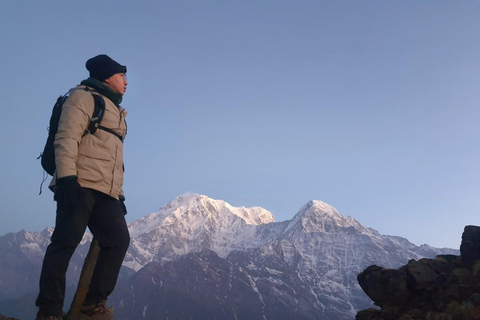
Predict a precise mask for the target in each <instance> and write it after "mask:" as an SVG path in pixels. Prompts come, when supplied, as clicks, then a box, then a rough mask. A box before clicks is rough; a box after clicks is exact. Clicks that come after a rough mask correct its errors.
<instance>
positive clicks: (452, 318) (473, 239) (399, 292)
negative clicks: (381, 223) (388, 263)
mask: <svg viewBox="0 0 480 320" xmlns="http://www.w3.org/2000/svg"><path fill="white" fill-rule="evenodd" d="M460 254H461V255H460V256H455V255H438V256H436V257H435V258H434V259H420V260H418V261H416V260H413V259H412V260H410V261H409V262H408V263H407V264H406V265H405V266H403V267H401V268H399V269H387V268H382V267H379V266H376V265H373V266H370V267H368V268H367V269H366V270H365V271H363V272H362V273H360V274H359V275H358V278H357V279H358V282H359V284H360V286H361V288H362V289H363V291H364V292H365V293H366V294H367V295H368V296H369V297H370V299H372V300H373V301H374V303H375V305H377V306H378V307H380V309H373V308H372V309H368V310H363V311H360V312H358V313H357V316H356V318H355V319H356V320H416V319H418V320H420V319H422V320H424V319H428V320H480V227H477V226H466V227H465V230H464V232H463V235H462V244H461V246H460Z"/></svg>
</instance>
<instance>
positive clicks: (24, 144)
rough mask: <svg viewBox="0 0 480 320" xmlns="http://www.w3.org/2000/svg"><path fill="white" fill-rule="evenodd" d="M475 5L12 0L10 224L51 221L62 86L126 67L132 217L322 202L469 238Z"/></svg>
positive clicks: (4, 142) (385, 228)
mask: <svg viewBox="0 0 480 320" xmlns="http://www.w3.org/2000/svg"><path fill="white" fill-rule="evenodd" d="M479 17H480V2H478V1H463V0H462V1H452V0H449V1H441V0H436V1H419V0H411V1H409V0H402V1H385V0H382V1H369V0H365V1H356V0H352V1H339V0H332V1H305V0H297V1H281V0H274V1H273V0H272V1H262V0H259V1H245V0H242V1H228V0H227V1H224V0H222V1H220V0H219V1H76V2H73V1H59V0H57V1H53V0H52V1H21V0H18V1H2V2H1V4H0V21H1V28H0V41H1V49H0V70H1V77H0V97H1V111H2V116H1V117H0V127H1V130H0V139H1V141H0V150H1V157H0V166H1V172H2V174H1V179H0V188H1V190H0V191H1V192H0V197H1V198H0V203H1V209H0V217H1V223H0V235H3V234H5V233H7V232H17V231H20V230H21V229H25V230H27V231H40V230H42V229H43V228H45V227H47V226H53V225H54V218H55V204H54V202H53V200H52V194H51V192H50V191H49V190H48V189H47V188H46V187H44V192H43V194H42V195H41V196H39V195H38V189H39V185H40V181H41V180H42V170H41V168H40V163H39V161H38V160H36V157H37V156H38V154H39V153H40V151H41V149H42V148H43V144H44V142H45V139H46V135H47V131H46V127H47V126H48V119H49V116H50V112H51V108H52V105H53V103H54V101H55V99H56V98H57V97H58V96H59V95H60V94H63V93H65V92H66V91H67V90H68V89H69V88H70V87H73V86H75V85H76V84H78V83H79V82H80V81H81V80H83V79H84V78H86V77H87V76H88V73H87V71H86V69H85V67H84V65H85V61H86V60H87V59H88V58H90V57H92V56H95V55H97V54H100V53H106V54H108V55H110V56H111V57H112V58H113V59H115V60H117V61H118V62H120V63H122V64H125V65H127V67H128V80H129V86H128V90H127V93H126V95H125V97H124V102H123V106H124V107H125V108H126V109H127V110H128V112H129V116H128V129H129V135H128V137H127V139H126V141H125V152H126V155H125V158H126V160H125V161H126V177H125V178H126V182H125V192H126V196H127V205H128V208H129V214H128V216H127V217H128V221H133V220H136V219H138V218H140V217H143V216H145V215H147V214H149V213H152V212H155V211H157V210H158V209H159V208H160V207H161V206H162V205H164V204H166V203H167V202H169V201H170V200H172V199H173V198H175V197H176V196H177V195H180V194H183V193H201V194H205V195H207V196H209V197H211V198H214V199H223V200H225V201H227V202H229V203H230V204H232V205H235V206H246V207H250V206H261V207H264V208H266V209H267V210H270V211H271V212H272V213H273V215H274V216H275V218H276V220H277V221H283V220H287V219H291V218H292V217H293V216H294V215H295V213H296V212H297V211H298V209H299V208H300V207H301V206H302V205H303V204H305V203H306V202H307V201H309V200H311V199H316V200H322V201H324V202H326V203H328V204H330V205H332V206H334V207H335V208H337V209H338V210H339V211H340V213H342V214H343V215H345V216H347V215H350V216H352V217H354V218H355V219H357V220H359V221H360V222H361V223H363V224H364V225H366V226H369V227H371V228H374V229H376V230H378V231H379V232H381V233H383V234H390V235H398V236H402V237H406V238H407V239H409V240H410V241H412V242H413V243H415V244H417V245H420V244H422V243H428V244H430V245H433V246H437V247H451V248H458V247H459V245H460V238H461V234H462V231H463V228H464V226H465V225H468V224H475V225H480V201H479V200H480V168H479V164H480V143H479V138H480V90H479V89H480V41H479V39H480V19H479Z"/></svg>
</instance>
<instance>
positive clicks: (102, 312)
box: [78, 301, 115, 320]
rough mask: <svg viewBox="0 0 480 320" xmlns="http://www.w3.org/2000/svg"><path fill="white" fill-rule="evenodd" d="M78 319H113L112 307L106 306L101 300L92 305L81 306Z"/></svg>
mask: <svg viewBox="0 0 480 320" xmlns="http://www.w3.org/2000/svg"><path fill="white" fill-rule="evenodd" d="M78 320H115V319H113V308H107V307H106V306H105V302H104V301H102V302H100V303H98V304H95V305H92V306H82V309H80V317H79V318H78Z"/></svg>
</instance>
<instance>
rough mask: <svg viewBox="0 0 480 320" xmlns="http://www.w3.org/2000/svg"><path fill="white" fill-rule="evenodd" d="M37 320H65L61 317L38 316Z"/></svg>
mask: <svg viewBox="0 0 480 320" xmlns="http://www.w3.org/2000/svg"><path fill="white" fill-rule="evenodd" d="M35 320H63V318H62V317H60V316H37V317H36V318H35Z"/></svg>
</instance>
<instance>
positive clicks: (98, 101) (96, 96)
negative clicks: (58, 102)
mask: <svg viewBox="0 0 480 320" xmlns="http://www.w3.org/2000/svg"><path fill="white" fill-rule="evenodd" d="M85 91H88V92H90V93H91V94H92V96H93V100H94V101H95V107H94V110H93V115H92V120H91V121H90V124H89V125H88V128H87V130H85V133H84V136H85V135H86V134H88V133H90V134H94V133H95V132H96V131H97V129H100V130H103V131H106V132H108V133H110V134H113V135H114V136H115V137H117V138H118V139H120V141H122V142H123V137H122V135H120V134H118V133H117V132H115V131H114V130H112V129H110V128H107V127H104V126H102V125H100V122H101V121H102V119H103V115H104V114H105V100H104V99H103V97H102V96H101V95H100V93H98V92H97V91H96V90H92V89H90V88H88V87H85Z"/></svg>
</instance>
